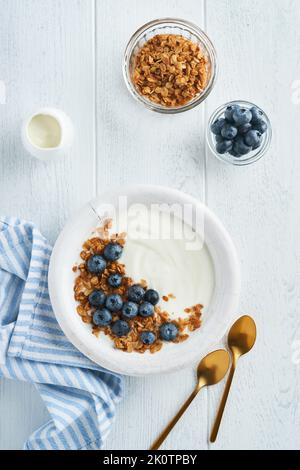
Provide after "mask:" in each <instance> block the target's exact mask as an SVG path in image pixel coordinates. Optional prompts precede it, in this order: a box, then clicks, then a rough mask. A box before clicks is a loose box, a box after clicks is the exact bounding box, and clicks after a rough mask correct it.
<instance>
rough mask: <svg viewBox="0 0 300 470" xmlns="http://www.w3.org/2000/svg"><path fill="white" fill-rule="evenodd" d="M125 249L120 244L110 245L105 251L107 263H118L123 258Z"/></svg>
mask: <svg viewBox="0 0 300 470" xmlns="http://www.w3.org/2000/svg"><path fill="white" fill-rule="evenodd" d="M122 253H123V247H122V246H121V245H120V244H119V243H109V244H108V245H106V247H105V248H104V251H103V255H104V258H105V259H106V260H107V261H117V260H118V259H120V258H121V256H122Z"/></svg>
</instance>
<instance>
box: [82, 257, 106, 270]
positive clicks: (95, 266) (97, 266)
mask: <svg viewBox="0 0 300 470" xmlns="http://www.w3.org/2000/svg"><path fill="white" fill-rule="evenodd" d="M87 268H88V270H89V272H90V273H92V274H101V273H103V271H104V270H105V268H106V261H105V259H104V258H103V257H102V256H100V255H94V256H91V257H90V258H89V260H88V262H87Z"/></svg>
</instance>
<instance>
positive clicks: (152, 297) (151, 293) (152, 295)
mask: <svg viewBox="0 0 300 470" xmlns="http://www.w3.org/2000/svg"><path fill="white" fill-rule="evenodd" d="M144 299H145V300H146V302H150V304H152V305H156V304H158V302H159V294H158V292H157V291H156V290H154V289H148V290H147V291H146V294H145V297H144Z"/></svg>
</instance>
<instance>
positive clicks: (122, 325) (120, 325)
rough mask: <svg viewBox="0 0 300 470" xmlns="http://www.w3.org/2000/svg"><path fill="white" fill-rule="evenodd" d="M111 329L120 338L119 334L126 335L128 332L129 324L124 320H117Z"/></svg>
mask: <svg viewBox="0 0 300 470" xmlns="http://www.w3.org/2000/svg"><path fill="white" fill-rule="evenodd" d="M111 331H112V332H113V334H114V335H115V336H118V337H119V338H121V336H127V335H128V333H129V332H130V326H129V325H128V323H127V322H126V321H123V320H117V321H115V322H114V324H113V325H112V327H111Z"/></svg>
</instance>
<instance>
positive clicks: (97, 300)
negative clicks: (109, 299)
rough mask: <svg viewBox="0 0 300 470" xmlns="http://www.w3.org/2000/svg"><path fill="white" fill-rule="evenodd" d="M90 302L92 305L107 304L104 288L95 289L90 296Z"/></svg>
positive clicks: (100, 305)
mask: <svg viewBox="0 0 300 470" xmlns="http://www.w3.org/2000/svg"><path fill="white" fill-rule="evenodd" d="M88 299H89V304H90V305H91V306H92V307H102V306H103V305H104V304H105V300H106V295H105V294H104V292H103V290H101V289H99V290H94V291H93V292H92V293H91V294H90V295H89V297H88Z"/></svg>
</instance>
